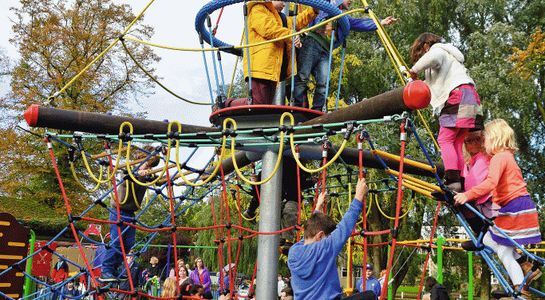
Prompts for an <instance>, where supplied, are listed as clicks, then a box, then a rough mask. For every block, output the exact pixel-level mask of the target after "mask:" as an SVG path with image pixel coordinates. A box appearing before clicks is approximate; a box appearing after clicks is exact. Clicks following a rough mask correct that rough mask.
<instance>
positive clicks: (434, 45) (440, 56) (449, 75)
mask: <svg viewBox="0 0 545 300" xmlns="http://www.w3.org/2000/svg"><path fill="white" fill-rule="evenodd" d="M441 40H442V38H441V37H440V36H438V35H435V34H433V33H422V34H421V35H420V36H419V37H418V38H417V39H416V40H415V41H414V43H413V45H412V47H411V61H412V63H414V65H413V67H412V68H411V70H410V72H411V75H412V77H413V78H415V79H416V77H417V74H418V73H420V72H424V73H425V82H426V83H427V84H428V86H429V87H430V90H431V105H432V107H433V112H434V114H435V115H438V116H439V126H440V129H439V136H438V138H437V141H438V143H439V147H440V148H441V158H442V159H443V164H444V166H445V183H446V184H447V186H448V187H449V188H450V189H451V190H454V191H456V192H461V191H462V184H461V176H460V173H461V170H462V169H463V167H464V156H463V152H462V146H463V144H464V138H465V136H466V134H467V133H468V131H469V130H481V129H482V128H483V112H482V108H481V100H480V98H479V95H478V94H477V91H476V90H475V82H473V79H471V77H469V75H468V72H467V69H466V68H465V67H464V65H463V63H464V55H463V54H462V53H461V52H460V50H458V49H457V48H456V47H454V46H453V45H451V44H444V43H441Z"/></svg>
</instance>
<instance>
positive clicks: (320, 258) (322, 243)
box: [288, 178, 375, 300]
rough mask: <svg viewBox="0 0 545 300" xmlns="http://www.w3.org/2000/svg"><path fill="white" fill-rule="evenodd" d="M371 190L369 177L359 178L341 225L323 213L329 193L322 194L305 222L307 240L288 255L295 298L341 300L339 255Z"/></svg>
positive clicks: (368, 296)
mask: <svg viewBox="0 0 545 300" xmlns="http://www.w3.org/2000/svg"><path fill="white" fill-rule="evenodd" d="M367 190H368V189H367V184H366V182H365V178H361V179H359V180H358V184H357V186H356V195H355V197H354V200H353V201H352V203H351V204H350V208H349V209H348V211H347V212H346V214H345V215H344V217H343V219H342V220H341V222H339V224H335V221H333V219H331V217H329V216H328V215H326V214H324V213H322V207H323V205H324V203H325V201H326V194H325V193H321V194H320V195H319V197H318V201H317V205H316V210H315V211H314V213H313V214H312V216H311V217H310V219H308V221H307V223H306V224H305V227H304V229H305V235H304V239H303V240H301V241H299V242H298V243H296V244H295V245H293V246H292V247H291V249H290V251H289V255H288V267H289V269H290V271H291V276H292V277H291V283H292V288H293V292H294V295H295V299H300V300H304V299H341V297H342V291H341V284H340V281H339V274H338V273H337V263H336V261H337V255H339V252H340V251H341V250H342V249H343V246H344V244H345V243H346V240H348V238H349V237H350V235H351V233H352V229H354V226H355V225H356V222H357V221H358V217H359V216H360V214H361V210H362V208H363V203H362V201H365V198H366V196H365V195H366V193H367ZM347 299H375V295H374V293H373V292H370V291H369V292H368V293H364V294H357V295H353V296H352V297H349V298H347Z"/></svg>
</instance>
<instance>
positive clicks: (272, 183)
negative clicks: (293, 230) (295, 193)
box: [256, 151, 282, 300]
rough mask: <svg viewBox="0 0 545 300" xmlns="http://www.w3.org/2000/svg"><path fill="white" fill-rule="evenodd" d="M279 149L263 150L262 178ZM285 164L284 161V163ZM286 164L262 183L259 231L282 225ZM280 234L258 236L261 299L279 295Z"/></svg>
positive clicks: (258, 279)
mask: <svg viewBox="0 0 545 300" xmlns="http://www.w3.org/2000/svg"><path fill="white" fill-rule="evenodd" d="M277 157H278V153H276V152H273V151H267V152H265V154H263V159H262V162H263V168H262V172H261V176H262V178H267V177H268V176H269V175H270V174H271V173H272V171H273V170H274V165H275V163H276V159H277ZM281 164H282V163H281ZM281 187H282V165H280V167H279V168H278V170H277V171H276V173H275V174H274V176H273V177H272V179H271V180H269V181H268V182H266V183H264V184H262V185H261V201H260V204H259V214H260V218H259V231H260V232H273V231H277V230H279V229H280V215H281V212H280V204H281V200H282V199H281V196H282V194H281V192H282V189H281ZM279 241H280V239H279V235H277V234H271V235H260V236H259V237H258V240H257V261H258V262H259V263H258V266H257V289H256V297H257V299H264V300H276V299H278V291H277V289H278V282H277V277H278V257H279V253H278V245H279Z"/></svg>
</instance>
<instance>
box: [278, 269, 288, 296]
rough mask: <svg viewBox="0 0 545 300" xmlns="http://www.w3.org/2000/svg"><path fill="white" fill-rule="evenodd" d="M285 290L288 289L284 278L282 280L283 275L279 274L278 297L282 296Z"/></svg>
mask: <svg viewBox="0 0 545 300" xmlns="http://www.w3.org/2000/svg"><path fill="white" fill-rule="evenodd" d="M285 288H286V283H285V282H284V278H282V274H278V283H277V291H278V297H280V296H281V294H282V291H283V290H284V289H285Z"/></svg>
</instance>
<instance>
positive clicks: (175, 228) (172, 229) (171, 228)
mask: <svg viewBox="0 0 545 300" xmlns="http://www.w3.org/2000/svg"><path fill="white" fill-rule="evenodd" d="M177 230H178V227H176V225H174V226H172V227H170V232H172V233H175V232H176V231H177Z"/></svg>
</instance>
